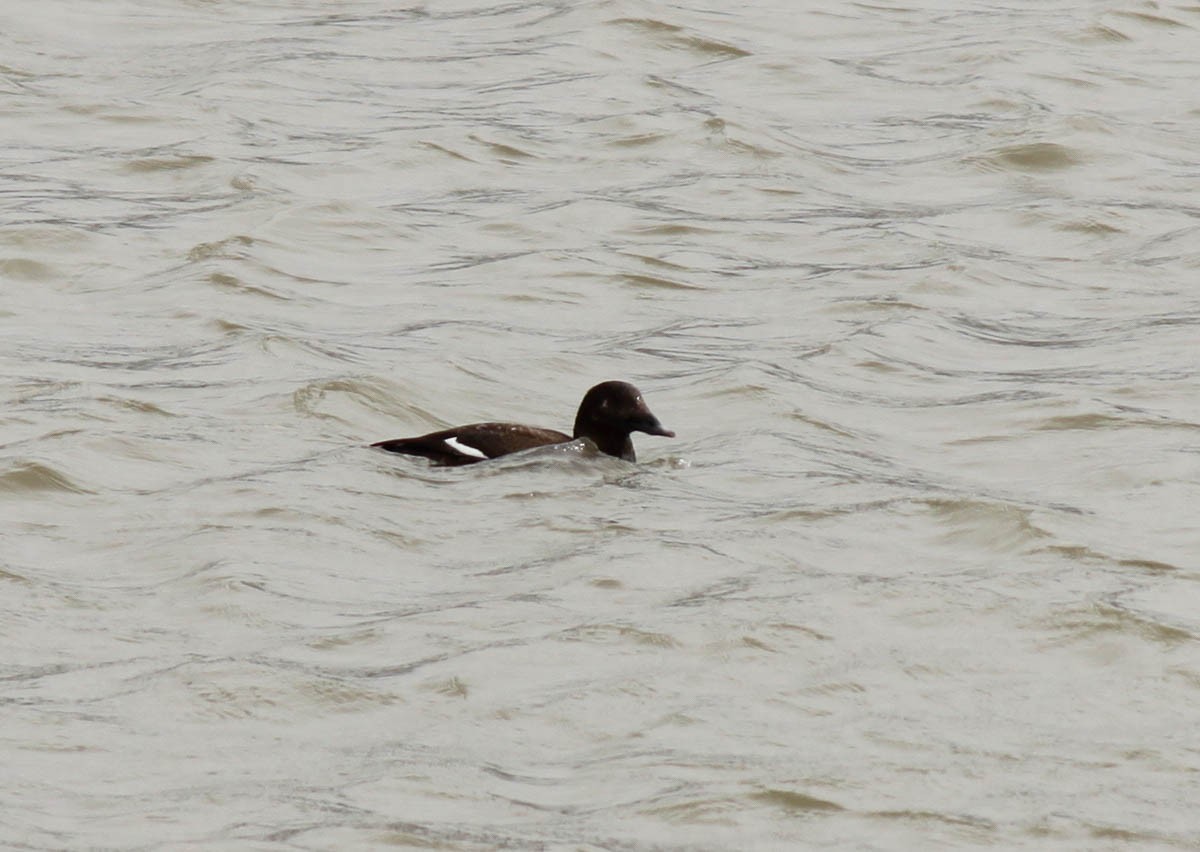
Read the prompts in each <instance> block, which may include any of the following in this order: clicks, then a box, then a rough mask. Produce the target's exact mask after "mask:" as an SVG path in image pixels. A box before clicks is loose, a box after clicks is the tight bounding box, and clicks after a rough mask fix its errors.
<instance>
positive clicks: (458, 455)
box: [371, 382, 675, 466]
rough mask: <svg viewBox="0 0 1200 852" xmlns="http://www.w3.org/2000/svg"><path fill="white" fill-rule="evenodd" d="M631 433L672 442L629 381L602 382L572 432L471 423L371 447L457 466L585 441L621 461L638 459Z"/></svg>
mask: <svg viewBox="0 0 1200 852" xmlns="http://www.w3.org/2000/svg"><path fill="white" fill-rule="evenodd" d="M632 432H645V433H646V434H648V435H662V436H664V437H668V438H673V437H675V433H674V432H672V431H670V430H669V429H665V428H663V425H662V424H661V423H659V421H658V418H657V417H655V416H654V415H653V414H652V413H651V412H650V409H649V408H648V407H647V406H646V402H645V400H643V399H642V394H641V392H640V391H639V390H638V389H637V388H635V387H634V386H633V385H631V384H629V383H628V382H601V383H600V384H598V385H596V386H595V387H593V388H592V389H591V390H589V391H588V392H587V393H586V394H585V395H584V397H583V401H582V402H580V403H579V411H578V412H577V413H576V415H575V428H574V434H573V435H568V434H566V433H565V432H559V431H558V430H556V429H542V428H539V427H537V426H525V425H523V424H520V423H493V422H488V423H471V424H468V425H466V426H457V427H455V428H453V429H442V430H440V431H438V432H430V433H429V434H427V435H418V436H417V437H415V438H393V439H391V440H388V441H379V442H377V443H374V444H372V445H371V446H372V447H378V448H379V449H381V450H387V451H388V452H390V453H402V454H404V455H410V456H420V457H422V458H427V459H429V460H430V461H431V462H433V463H434V464H438V465H448V466H459V465H464V464H475V463H476V462H481V461H487V460H488V459H494V458H499V457H500V456H506V455H509V454H510V453H517V452H520V451H521V450H529V449H532V448H534V447H545V446H549V445H551V444H562V443H565V442H567V441H570V440H573V439H575V438H587V439H588V440H589V441H591V442H592V443H593V444H595V445H596V447H597V449H599V450H600V452H602V453H606V454H608V455H610V456H616V457H617V458H621V459H624V460H625V461H630V462H632V461H637V455H636V454H635V452H634V449H633V441H632V440H631V439H630V437H629V436H630V433H632Z"/></svg>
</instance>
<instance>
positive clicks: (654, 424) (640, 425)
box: [633, 414, 675, 438]
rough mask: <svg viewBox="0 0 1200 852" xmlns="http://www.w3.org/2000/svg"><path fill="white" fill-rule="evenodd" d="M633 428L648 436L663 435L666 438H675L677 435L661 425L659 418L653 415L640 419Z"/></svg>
mask: <svg viewBox="0 0 1200 852" xmlns="http://www.w3.org/2000/svg"><path fill="white" fill-rule="evenodd" d="M633 428H634V429H635V430H636V431H638V432H645V433H646V434H647V435H662V436H663V437H664V438H674V437H675V433H674V432H672V431H671V430H670V429H667V428H665V427H664V426H663V425H662V424H661V423H659V422H658V418H657V417H655V416H654V415H653V414H647V415H646V416H645V417H642V418H640V419H639V420H638V421H637V423H636V424H634V427H633Z"/></svg>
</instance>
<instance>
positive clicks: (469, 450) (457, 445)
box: [445, 436, 487, 459]
mask: <svg viewBox="0 0 1200 852" xmlns="http://www.w3.org/2000/svg"><path fill="white" fill-rule="evenodd" d="M445 444H446V446H447V447H449V448H450V449H452V450H454V452H456V453H462V454H463V455H464V456H470V457H471V458H474V459H486V458H487V456H486V455H484V454H483V453H481V452H480V451H479V450H477V449H475V448H474V447H469V446H467V445H466V444H464V443H463V442H462V441H460V440H458V438H455V437H454V436H450V437H449V438H447V439H446V440H445Z"/></svg>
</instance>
